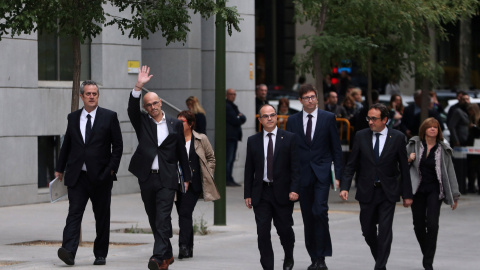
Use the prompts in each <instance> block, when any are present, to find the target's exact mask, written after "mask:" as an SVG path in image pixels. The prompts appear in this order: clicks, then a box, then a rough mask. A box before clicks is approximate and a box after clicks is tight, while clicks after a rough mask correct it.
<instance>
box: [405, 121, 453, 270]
mask: <svg viewBox="0 0 480 270" xmlns="http://www.w3.org/2000/svg"><path fill="white" fill-rule="evenodd" d="M407 153H409V158H408V162H409V163H410V164H411V166H410V178H411V181H412V193H413V195H414V196H413V203H412V217H413V229H414V231H415V236H416V237H417V240H418V243H419V244H420V249H421V250H422V254H423V267H424V268H425V269H426V270H433V258H434V256H435V250H436V247H437V236H438V220H439V217H440V207H441V205H442V201H443V202H445V203H446V204H449V205H450V206H451V208H452V210H455V209H456V208H457V205H458V198H459V197H460V192H459V191H458V183H457V177H456V175H455V170H454V168H453V162H452V153H453V150H452V148H450V146H448V145H447V144H445V143H444V142H443V134H442V130H441V129H440V124H439V122H438V121H437V120H436V119H435V118H433V117H432V118H427V119H426V120H425V121H423V123H422V125H421V126H420V128H419V134H418V136H414V137H412V138H411V139H410V140H409V141H408V145H407Z"/></svg>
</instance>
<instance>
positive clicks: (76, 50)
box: [71, 37, 82, 112]
mask: <svg viewBox="0 0 480 270" xmlns="http://www.w3.org/2000/svg"><path fill="white" fill-rule="evenodd" d="M81 68H82V58H81V51H80V38H78V37H73V85H72V106H71V111H72V112H74V111H76V110H78V101H79V94H80V70H81Z"/></svg>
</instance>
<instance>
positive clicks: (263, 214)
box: [244, 104, 299, 270]
mask: <svg viewBox="0 0 480 270" xmlns="http://www.w3.org/2000/svg"><path fill="white" fill-rule="evenodd" d="M258 114H259V118H258V120H259V121H260V123H261V124H262V126H263V132H260V133H257V134H255V135H253V136H250V137H249V138H248V142H247V159H246V160H245V182H244V185H245V187H244V198H245V204H246V206H247V207H248V208H252V207H253V211H254V213H255V221H256V223H257V235H258V249H259V250H260V263H261V264H262V267H263V269H267V270H273V269H274V267H273V265H274V262H273V261H274V255H273V249H272V242H271V240H270V229H271V227H272V219H273V224H274V225H275V228H277V233H278V235H279V236H280V242H281V243H282V246H283V250H284V252H285V259H284V263H283V269H284V270H291V269H292V268H293V246H294V243H295V234H294V233H293V229H292V226H293V218H292V213H293V202H294V201H296V200H297V199H298V192H299V191H298V190H299V186H298V184H299V180H298V179H299V170H298V168H299V163H298V159H297V158H296V153H295V151H296V150H295V148H296V142H295V134H293V133H290V132H287V131H284V130H280V129H278V128H277V113H276V111H275V108H274V107H273V106H272V105H269V104H265V105H263V106H262V107H261V108H260V111H259V112H258Z"/></svg>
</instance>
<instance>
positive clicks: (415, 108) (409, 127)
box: [402, 90, 443, 138]
mask: <svg viewBox="0 0 480 270" xmlns="http://www.w3.org/2000/svg"><path fill="white" fill-rule="evenodd" d="M413 99H414V101H415V102H414V103H412V104H410V105H408V106H407V107H406V108H405V109H404V111H403V117H402V123H404V124H405V127H406V131H405V135H407V137H408V138H411V137H413V136H416V135H418V129H419V128H420V124H421V123H422V122H421V121H420V112H421V107H422V90H417V91H415V93H414V94H413ZM430 103H431V105H433V103H432V101H431V102H430ZM428 117H433V118H435V119H437V121H438V123H440V128H441V129H442V130H443V120H442V118H441V117H440V114H439V113H438V112H437V111H436V110H432V109H430V108H429V109H428Z"/></svg>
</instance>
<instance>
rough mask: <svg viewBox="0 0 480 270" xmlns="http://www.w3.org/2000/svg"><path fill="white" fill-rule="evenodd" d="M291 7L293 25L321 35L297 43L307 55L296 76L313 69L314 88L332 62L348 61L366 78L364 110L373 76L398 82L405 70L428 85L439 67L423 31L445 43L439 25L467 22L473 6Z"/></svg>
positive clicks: (353, 0) (302, 3)
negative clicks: (313, 29)
mask: <svg viewBox="0 0 480 270" xmlns="http://www.w3.org/2000/svg"><path fill="white" fill-rule="evenodd" d="M295 3H296V7H297V10H296V19H297V20H298V21H299V22H306V21H310V23H312V25H314V26H316V29H319V27H318V26H319V25H323V27H321V28H320V29H321V30H322V31H318V30H317V32H316V33H315V34H314V35H308V36H302V37H301V39H303V40H305V47H306V48H309V50H308V51H307V53H306V54H305V55H302V56H297V57H296V64H297V67H298V72H299V73H306V72H310V71H312V69H313V70H314V72H313V73H314V76H315V78H316V80H317V85H319V84H321V80H322V74H323V72H324V71H325V70H329V69H330V66H331V63H332V62H333V63H335V62H340V60H342V59H352V60H354V61H356V62H357V63H359V64H360V68H361V70H362V71H364V72H365V73H366V74H367V78H368V91H367V99H368V103H369V104H371V103H372V101H371V100H370V99H371V98H370V96H371V90H372V77H373V76H376V77H377V78H382V77H383V76H386V77H387V78H390V77H392V76H395V77H396V78H401V77H402V76H403V72H402V71H404V70H407V71H410V72H414V73H415V74H416V75H417V76H419V77H421V78H425V80H426V81H428V82H434V81H435V79H436V78H438V76H439V74H440V72H441V67H440V66H439V65H438V64H437V63H436V62H433V61H432V58H431V47H430V37H429V34H428V33H429V32H428V31H429V30H428V29H429V28H432V29H436V32H437V37H439V38H446V34H445V29H444V25H445V24H446V23H448V22H455V21H456V20H458V19H459V18H460V17H461V16H471V15H472V14H473V13H474V12H475V10H476V9H477V7H478V4H479V3H478V1H476V0H460V1H453V0H432V1H411V0H400V1H385V0H336V1H333V0H322V1H315V0H297V1H295ZM322 14H325V15H322ZM316 55H322V57H321V58H318V57H315V56H316ZM319 66H320V67H321V68H320V69H319V68H318V67H319ZM312 67H314V68H312ZM322 71H323V72H322ZM319 81H320V83H319ZM318 88H319V89H321V88H320V87H318ZM320 92H321V91H320Z"/></svg>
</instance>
